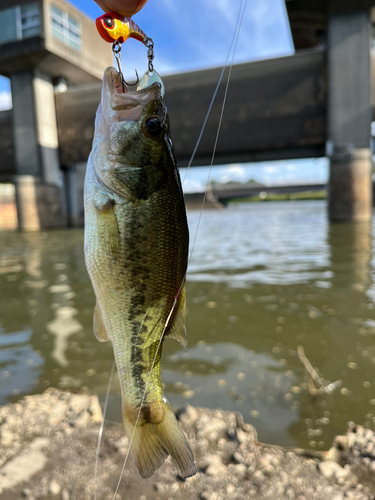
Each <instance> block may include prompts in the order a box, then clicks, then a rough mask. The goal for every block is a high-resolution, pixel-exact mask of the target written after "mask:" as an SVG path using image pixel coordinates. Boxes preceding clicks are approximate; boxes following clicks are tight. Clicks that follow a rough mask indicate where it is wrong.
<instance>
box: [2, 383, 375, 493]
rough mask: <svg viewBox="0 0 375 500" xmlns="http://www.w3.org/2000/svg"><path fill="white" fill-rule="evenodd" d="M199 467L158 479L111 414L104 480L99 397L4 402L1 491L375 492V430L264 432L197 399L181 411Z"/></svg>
mask: <svg viewBox="0 0 375 500" xmlns="http://www.w3.org/2000/svg"><path fill="white" fill-rule="evenodd" d="M177 416H178V419H179V421H180V424H181V426H182V428H183V430H184V432H185V433H186V435H187V438H188V440H189V442H190V444H191V447H192V449H193V451H194V454H195V457H196V461H197V467H198V472H197V474H196V475H195V476H194V477H191V478H188V479H186V480H183V479H182V478H181V477H179V475H178V474H177V471H176V470H175V468H174V466H173V465H172V463H171V462H170V460H169V459H168V460H167V461H166V463H165V464H164V465H163V466H162V467H161V468H160V469H159V470H158V471H157V472H156V473H155V474H154V476H153V477H152V478H150V479H147V480H145V479H142V478H141V476H140V475H139V474H138V472H137V470H136V468H135V466H134V464H133V462H132V460H130V461H129V466H127V468H126V470H125V473H124V475H123V478H122V481H121V484H120V487H119V490H118V492H117V494H116V495H115V490H116V486H117V482H118V480H119V478H120V475H121V469H122V467H123V462H124V457H125V455H126V452H127V447H128V441H127V438H126V437H124V430H123V427H122V425H120V424H112V423H106V424H105V428H104V433H103V439H102V443H101V447H100V453H99V461H98V466H97V478H96V480H95V477H94V470H95V458H96V448H97V439H98V432H99V426H100V422H101V419H102V413H101V408H100V405H99V402H98V399H97V397H96V396H89V395H86V394H73V393H70V392H63V391H59V390H56V389H48V390H47V391H46V392H45V393H44V394H42V395H36V396H28V397H26V398H24V399H23V400H22V401H20V402H18V403H16V404H13V405H8V406H5V407H3V408H1V409H0V443H1V446H0V499H1V500H16V499H17V500H19V499H28V500H36V499H40V500H42V499H43V500H47V499H48V500H89V499H90V500H91V499H95V493H96V500H112V499H113V498H115V499H116V500H119V499H121V500H172V499H173V500H198V499H200V500H232V499H233V500H236V499H238V500H240V499H241V500H242V499H256V500H266V499H267V500H285V499H286V500H289V499H290V500H343V499H346V498H350V499H353V500H375V434H374V432H373V431H372V430H370V429H365V428H363V427H360V426H356V427H352V428H351V429H349V430H348V433H347V434H346V435H345V436H337V437H336V439H335V442H334V443H333V446H332V448H331V449H330V450H328V451H326V452H312V451H307V450H297V449H294V450H287V449H283V448H280V447H276V446H270V445H265V444H261V443H259V442H258V441H257V438H256V431H255V429H254V428H253V427H252V426H250V425H249V424H244V423H243V420H242V417H241V415H240V414H239V413H231V412H224V411H219V410H208V409H205V408H193V407H191V406H187V407H186V408H184V409H181V410H180V411H179V412H178V414H177Z"/></svg>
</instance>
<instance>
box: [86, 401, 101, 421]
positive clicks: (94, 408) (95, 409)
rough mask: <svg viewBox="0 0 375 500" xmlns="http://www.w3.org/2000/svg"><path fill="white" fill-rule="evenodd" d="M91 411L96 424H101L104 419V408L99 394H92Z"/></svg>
mask: <svg viewBox="0 0 375 500" xmlns="http://www.w3.org/2000/svg"><path fill="white" fill-rule="evenodd" d="M89 412H90V414H91V420H92V421H93V422H94V423H95V424H101V423H102V420H103V413H102V408H101V406H100V403H99V399H98V396H91V398H90V406H89Z"/></svg>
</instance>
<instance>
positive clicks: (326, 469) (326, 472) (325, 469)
mask: <svg viewBox="0 0 375 500" xmlns="http://www.w3.org/2000/svg"><path fill="white" fill-rule="evenodd" d="M318 469H319V471H320V472H321V474H323V476H324V477H327V478H330V477H337V478H339V477H346V476H347V475H348V471H346V470H345V469H344V468H343V467H341V466H340V465H339V464H338V463H336V462H332V461H331V460H327V461H326V462H319V465H318Z"/></svg>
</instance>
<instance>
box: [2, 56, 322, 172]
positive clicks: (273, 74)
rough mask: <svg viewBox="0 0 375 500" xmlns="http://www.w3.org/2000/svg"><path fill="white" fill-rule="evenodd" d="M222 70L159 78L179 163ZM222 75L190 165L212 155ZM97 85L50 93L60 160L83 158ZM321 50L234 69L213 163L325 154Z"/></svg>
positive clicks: (7, 141)
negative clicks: (163, 84) (56, 125)
mask: <svg viewBox="0 0 375 500" xmlns="http://www.w3.org/2000/svg"><path fill="white" fill-rule="evenodd" d="M220 72H221V68H213V69H209V70H203V71H194V72H190V73H182V74H177V75H170V76H166V77H164V78H163V80H164V82H165V87H166V103H167V106H168V109H169V115H170V122H171V130H172V140H173V144H174V148H175V153H176V156H177V160H178V163H179V165H180V166H181V167H183V166H185V165H186V164H187V163H188V161H189V159H190V156H191V154H192V151H193V149H194V146H195V143H196V141H197V138H198V136H199V132H200V129H201V127H202V124H203V121H204V118H205V115H206V112H207V109H208V106H209V104H210V101H211V98H212V95H213V92H214V89H215V87H216V84H217V82H218V79H219V76H220ZM226 77H227V74H225V77H224V79H223V82H222V85H221V87H220V90H219V92H218V95H217V97H216V101H215V104H214V106H213V109H212V112H211V115H210V118H209V120H208V122H207V126H206V129H205V132H204V134H203V137H202V140H201V143H200V146H199V148H198V151H197V154H196V157H195V160H194V163H193V165H207V164H208V163H209V162H210V161H211V156H212V150H213V144H214V140H215V135H216V130H217V125H218V121H219V116H220V111H221V105H222V100H223V93H224V87H225V82H226ZM99 101H100V85H98V84H95V85H90V86H87V87H84V88H79V89H76V90H68V91H67V92H64V93H61V94H57V95H56V108H57V123H58V133H59V146H60V162H61V165H63V166H69V165H71V164H75V163H77V162H83V161H86V160H87V158H88V155H89V152H90V149H91V144H92V138H93V133H94V118H95V112H96V109H97V107H98V104H99ZM325 102H326V82H325V77H324V53H323V52H322V51H315V50H314V51H307V52H304V53H298V54H296V55H293V56H289V57H282V58H278V59H270V60H266V61H257V62H252V63H245V64H238V65H235V66H234V67H233V71H232V77H231V83H230V87H229V93H228V98H227V103H226V107H225V112H224V118H223V124H222V129H221V133H220V138H219V143H218V147H217V153H216V157H215V163H216V164H224V163H234V162H250V161H265V160H279V159H288V158H308V157H319V156H324V151H325V149H324V148H325V141H326V106H325ZM10 130H11V114H10V113H9V112H4V113H0V141H1V142H0V147H1V149H2V150H4V148H5V149H6V157H5V158H4V160H3V161H2V165H1V167H0V169H1V170H0V172H1V174H2V175H5V174H6V173H12V166H13V158H12V144H11V137H10V134H9V131H10Z"/></svg>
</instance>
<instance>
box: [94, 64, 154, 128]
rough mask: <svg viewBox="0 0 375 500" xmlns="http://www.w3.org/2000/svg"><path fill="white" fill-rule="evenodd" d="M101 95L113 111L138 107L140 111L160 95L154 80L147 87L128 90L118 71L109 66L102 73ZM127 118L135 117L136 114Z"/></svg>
mask: <svg viewBox="0 0 375 500" xmlns="http://www.w3.org/2000/svg"><path fill="white" fill-rule="evenodd" d="M102 97H103V101H104V102H105V103H106V104H107V105H108V106H109V107H110V108H111V109H112V110H113V111H127V110H128V111H130V110H136V109H138V110H139V111H140V112H142V109H143V108H144V106H145V105H146V104H148V103H149V102H150V101H153V100H154V99H157V98H158V97H161V85H160V83H157V82H155V83H152V84H151V85H149V86H148V87H145V88H142V89H139V90H134V91H131V92H130V91H129V89H128V88H127V86H126V85H125V84H123V82H122V78H121V75H120V73H119V72H118V71H117V70H116V69H115V68H113V67H110V68H107V69H106V70H105V73H104V78H103V87H102ZM137 114H138V113H137ZM127 118H136V116H134V117H133V116H132V117H130V116H129V117H127Z"/></svg>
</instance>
